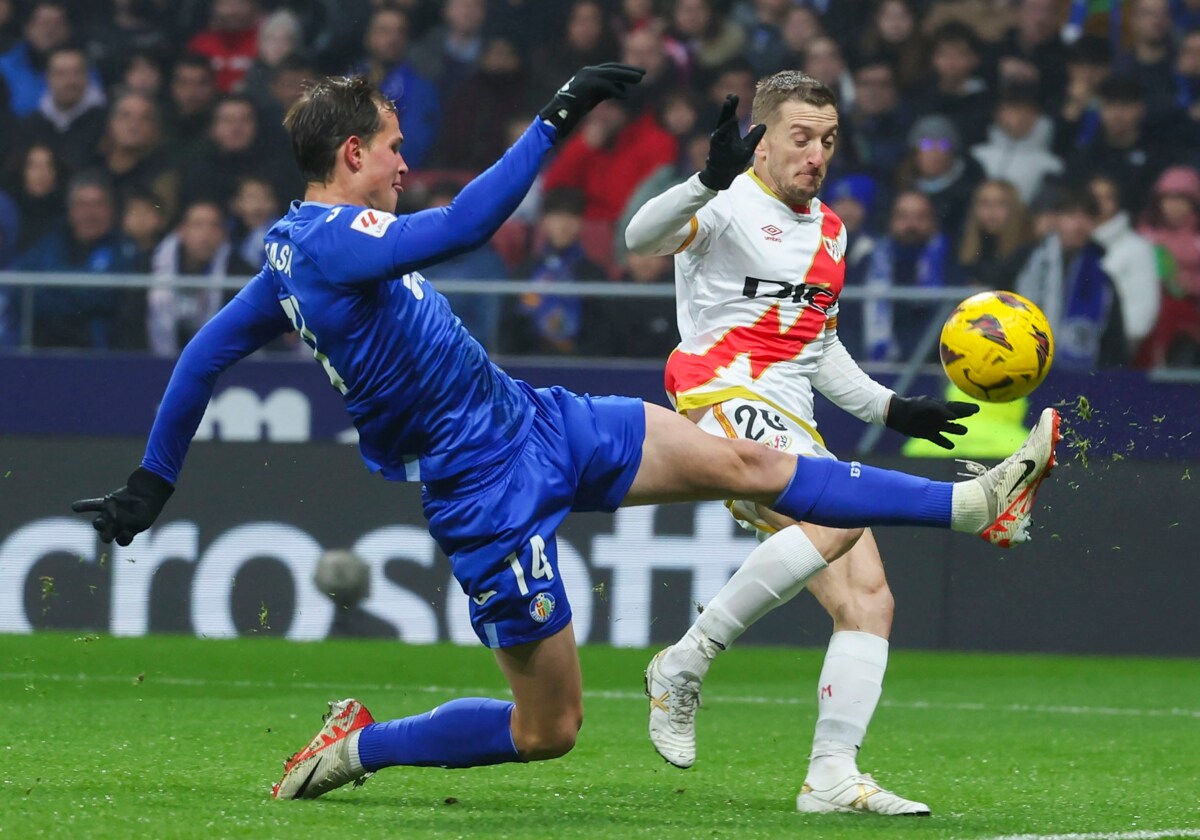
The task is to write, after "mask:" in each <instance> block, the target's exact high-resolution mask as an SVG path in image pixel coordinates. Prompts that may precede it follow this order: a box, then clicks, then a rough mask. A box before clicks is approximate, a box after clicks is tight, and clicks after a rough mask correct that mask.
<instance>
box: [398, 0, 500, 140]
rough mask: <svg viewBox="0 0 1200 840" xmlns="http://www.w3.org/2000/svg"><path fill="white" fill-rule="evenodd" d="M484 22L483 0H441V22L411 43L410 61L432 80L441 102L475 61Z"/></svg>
mask: <svg viewBox="0 0 1200 840" xmlns="http://www.w3.org/2000/svg"><path fill="white" fill-rule="evenodd" d="M486 22H487V6H486V4H485V2H484V0H445V3H444V4H443V5H442V22H441V24H440V25H438V26H435V27H433V29H431V30H429V31H428V32H427V33H425V36H424V37H422V38H421V40H420V41H419V42H418V43H417V45H416V46H415V47H413V51H412V60H413V64H414V65H415V66H416V67H419V68H421V72H422V73H423V74H424V75H425V76H426V77H427V78H428V79H429V80H430V81H432V82H433V84H434V87H436V88H437V91H438V96H439V98H440V99H441V100H442V101H443V102H444V101H446V100H448V99H449V98H450V96H451V95H452V94H453V93H454V92H455V91H456V90H458V86H459V85H460V84H462V82H463V81H464V80H465V79H466V78H467V76H469V75H471V73H472V72H474V70H475V67H476V65H478V63H479V57H480V56H481V55H482V54H483V44H484V35H483V27H484V24H485V23H486ZM435 125H436V123H435Z"/></svg>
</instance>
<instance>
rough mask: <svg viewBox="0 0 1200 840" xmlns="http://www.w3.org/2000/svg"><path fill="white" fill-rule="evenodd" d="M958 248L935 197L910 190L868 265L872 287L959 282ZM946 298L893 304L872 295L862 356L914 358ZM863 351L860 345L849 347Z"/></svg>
mask: <svg viewBox="0 0 1200 840" xmlns="http://www.w3.org/2000/svg"><path fill="white" fill-rule="evenodd" d="M952 257H953V251H952V249H951V245H950V242H949V240H948V239H947V237H946V236H945V234H943V233H942V232H941V231H940V230H939V228H938V219H937V214H936V213H935V212H934V208H933V203H932V202H931V201H930V200H929V196H927V195H926V194H925V193H923V192H921V191H920V190H906V191H904V192H902V193H900V194H899V195H897V196H896V200H895V201H894V202H893V204H892V214H891V219H890V220H889V222H888V235H887V236H885V237H883V238H882V239H880V240H879V242H878V243H877V244H876V246H875V251H874V253H873V254H872V255H871V262H870V265H869V266H868V267H867V277H866V282H865V286H866V288H867V290H868V291H876V292H881V293H884V294H886V293H887V292H888V291H889V290H891V289H894V288H898V287H903V286H910V287H911V286H916V287H921V288H941V287H944V286H954V285H958V277H957V275H956V273H955V271H954V265H953V260H952ZM943 308H944V307H943V305H942V304H940V303H911V302H897V303H893V302H892V301H890V300H889V299H888V298H886V297H880V298H876V299H874V300H868V301H866V302H865V303H864V305H863V307H862V310H863V314H862V318H863V326H862V335H863V347H862V353H861V358H863V359H869V360H871V361H888V360H899V359H909V358H911V357H912V355H913V353H914V352H916V350H917V346H918V343H919V342H920V340H921V338H922V337H923V336H924V335H925V333H926V332H927V331H928V329H929V326H930V324H933V323H937V322H938V321H939V320H940V319H938V318H937V315H938V314H939V313H940V312H941V311H942V309H943ZM848 349H849V350H850V352H851V354H853V355H855V356H858V355H859V353H858V348H856V347H849V348H848ZM936 349H937V342H936V341H933V342H931V343H930V346H929V354H928V355H927V356H926V359H927V360H930V361H932V360H933V359H934V357H935V355H936V353H935V351H936Z"/></svg>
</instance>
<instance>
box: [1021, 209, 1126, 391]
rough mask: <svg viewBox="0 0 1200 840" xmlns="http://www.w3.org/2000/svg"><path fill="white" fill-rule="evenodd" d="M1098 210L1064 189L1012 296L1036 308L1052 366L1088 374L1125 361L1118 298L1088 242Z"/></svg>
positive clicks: (1097, 248) (1099, 257) (1099, 253)
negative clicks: (1049, 342)
mask: <svg viewBox="0 0 1200 840" xmlns="http://www.w3.org/2000/svg"><path fill="white" fill-rule="evenodd" d="M1099 212H1100V208H1099V207H1098V206H1097V205H1096V200H1095V199H1094V198H1093V197H1092V194H1091V193H1090V192H1088V191H1087V190H1076V189H1068V190H1064V191H1063V193H1062V195H1061V198H1060V201H1059V202H1058V206H1057V207H1056V208H1055V213H1054V221H1053V230H1052V233H1051V234H1050V235H1049V236H1047V237H1046V238H1044V239H1043V240H1041V241H1040V242H1039V243H1038V244H1037V246H1036V247H1035V248H1034V250H1033V253H1031V254H1030V255H1029V259H1028V261H1026V263H1025V266H1024V267H1023V268H1022V269H1021V273H1020V275H1018V277H1017V284H1016V289H1015V290H1014V291H1016V292H1017V294H1020V295H1024V296H1025V297H1027V298H1029V299H1030V300H1031V301H1033V302H1034V303H1036V304H1037V305H1038V306H1039V307H1041V309H1042V311H1043V312H1044V313H1046V319H1047V320H1048V321H1049V322H1050V328H1051V330H1053V332H1054V366H1055V367H1056V368H1058V369H1059V370H1073V371H1092V370H1096V369H1097V368H1100V367H1119V366H1121V365H1125V364H1127V363H1128V361H1129V349H1128V345H1127V343H1126V340H1125V325H1124V320H1123V318H1122V315H1121V299H1120V296H1119V295H1118V293H1117V289H1116V286H1115V285H1114V284H1113V281H1112V278H1111V277H1109V276H1108V272H1106V271H1105V270H1104V266H1103V264H1102V260H1103V258H1104V249H1103V248H1101V247H1100V246H1099V245H1098V244H1096V242H1095V241H1094V240H1093V239H1092V231H1093V230H1095V227H1096V223H1097V221H1098V220H1099Z"/></svg>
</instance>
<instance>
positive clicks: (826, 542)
mask: <svg viewBox="0 0 1200 840" xmlns="http://www.w3.org/2000/svg"><path fill="white" fill-rule="evenodd" d="M736 107H737V97H735V96H730V97H728V99H727V100H726V103H725V108H724V110H723V111H722V114H721V117H720V119H719V121H718V126H717V129H716V131H714V132H713V136H712V141H711V146H710V152H709V159H708V161H707V164H706V168H705V170H704V171H702V172H699V173H697V174H696V175H694V176H693V177H691V178H690V179H689V180H688V181H686V182H685V183H683V184H681V185H679V186H677V187H674V188H672V189H670V190H667V191H666V192H664V193H663V194H662V195H659V196H658V197H656V198H654V199H652V200H651V201H650V202H648V203H647V204H646V205H645V206H644V207H642V208H641V210H639V211H638V213H637V214H636V215H635V216H634V217H633V219H632V221H631V222H630V224H629V227H628V229H627V231H626V234H625V238H626V241H627V243H628V245H629V248H630V250H632V251H635V252H638V253H641V254H675V255H676V256H675V283H676V289H677V293H678V319H679V331H680V334H681V336H682V341H681V342H680V343H679V347H678V348H677V349H676V350H675V352H674V353H672V354H671V357H670V359H669V360H668V361H667V369H666V385H667V391H668V393H669V394H670V395H671V396H672V399H673V401H674V403H675V406H676V408H677V409H678V410H679V411H680V412H683V413H685V414H686V415H687V416H688V417H689V418H690V419H691V420H693V421H694V422H695V423H697V424H698V425H699V426H700V428H702V429H704V430H705V431H708V432H710V433H711V434H714V435H718V436H724V437H730V438H747V439H750V440H756V441H759V442H761V443H763V444H766V445H768V446H772V447H774V448H776V449H781V450H784V451H787V452H789V453H792V454H796V455H807V456H815V457H823V458H831V457H833V456H832V455H831V453H829V452H828V450H826V449H825V447H824V445H823V441H822V440H821V436H820V434H818V432H817V429H816V422H815V421H814V419H813V389H814V388H815V389H817V390H818V391H820V392H821V393H823V394H824V395H825V396H827V397H829V398H830V399H831V400H832V401H833V402H834V403H836V404H837V405H838V406H840V407H841V408H843V409H844V410H846V411H848V412H849V413H851V414H853V415H854V416H856V417H858V418H860V419H862V420H865V421H867V422H870V423H886V424H887V425H888V426H890V427H892V428H894V429H897V430H898V431H900V432H903V433H905V434H908V435H910V436H914V437H923V438H927V439H929V440H933V441H934V442H936V443H939V445H941V446H944V447H946V448H951V447H952V446H953V444H951V443H950V442H949V440H948V439H947V438H946V437H945V436H944V434H945V433H951V434H962V433H963V432H965V431H966V429H965V428H964V427H963V426H961V425H959V424H957V423H955V422H954V421H955V420H957V419H959V418H961V417H965V416H967V415H969V414H973V413H974V412H975V411H976V410H978V408H977V406H974V405H970V404H966V403H946V402H942V401H940V400H934V399H929V398H923V397H922V398H916V399H905V398H901V397H898V396H896V394H895V393H894V392H892V391H891V390H889V389H887V388H885V387H884V386H882V385H880V384H879V383H877V382H875V381H873V380H872V379H871V378H870V377H868V376H867V375H866V374H865V373H864V372H863V371H862V370H861V369H860V368H859V367H858V365H857V364H855V362H854V360H853V359H851V358H850V355H849V353H847V352H846V349H845V348H844V347H843V346H842V344H841V342H840V341H839V340H838V337H837V312H838V293H839V292H840V290H841V288H842V282H843V278H844V275H845V265H844V262H843V255H844V254H845V253H846V231H845V228H844V227H843V226H842V223H841V220H839V219H838V217H837V216H836V215H834V213H833V212H832V211H831V210H830V209H829V208H827V207H825V206H824V205H823V204H822V203H821V202H820V201H819V200H818V199H817V198H816V195H817V191H818V190H819V189H820V186H821V181H822V179H823V178H824V176H825V171H826V167H827V166H828V164H829V160H830V158H831V157H832V156H833V154H834V151H835V149H836V147H837V136H838V115H837V109H836V102H835V98H834V95H833V93H832V92H831V91H830V90H829V89H828V88H827V87H825V86H824V85H823V84H821V83H820V82H818V81H816V80H815V79H813V78H811V77H810V76H807V75H805V74H803V73H798V72H795V71H784V72H781V73H776V74H775V75H773V76H770V77H768V78H766V79H763V80H762V81H760V82H759V83H758V87H757V92H756V94H755V97H754V106H753V112H752V122H753V123H754V124H755V126H756V127H755V128H753V129H751V131H750V133H749V134H748V135H747V136H746V137H745V138H743V137H741V136H740V133H739V132H738V129H737V122H736V116H735V111H736ZM751 155H753V166H752V167H751V168H749V169H747V164H748V162H749V160H750V158H751ZM730 511H731V512H732V514H733V515H734V517H736V518H737V519H738V520H739V521H740V522H741V523H742V524H743V525H745V526H747V527H749V528H752V529H754V530H755V531H756V532H757V533H758V537H759V540H760V544H759V546H758V547H757V548H756V549H755V550H754V551H753V552H751V554H750V556H749V557H748V558H747V560H746V562H745V563H744V564H743V565H742V567H741V568H740V569H739V570H738V571H737V573H735V574H734V575H733V577H732V578H730V580H729V582H728V583H727V584H726V585H725V586H724V588H722V589H721V591H720V592H719V593H718V594H717V595H716V597H715V598H713V600H712V601H711V602H710V603H709V604H708V606H707V607H706V608H705V610H704V611H703V613H702V614H701V615H700V617H699V618H698V619H697V620H696V622H695V624H693V625H692V627H691V628H690V629H689V630H688V631H687V633H686V634H685V635H684V637H683V638H682V639H680V640H679V641H678V642H677V643H676V644H674V645H672V646H671V647H669V648H667V649H665V650H663V651H662V652H660V653H659V654H658V655H657V656H655V657H654V659H653V660H652V661H651V663H650V666H649V667H648V668H647V670H646V691H647V694H648V695H649V697H650V724H649V726H650V740H651V741H652V742H653V743H654V747H655V749H657V750H658V752H659V754H660V755H662V757H663V758H665V759H666V760H667V761H668V762H670V763H671V764H674V765H675V766H677V767H690V766H691V765H692V763H693V761H695V757H696V736H695V713H696V709H697V707H698V706H699V699H700V687H701V684H702V683H703V681H704V677H705V675H706V674H707V672H708V669H709V666H710V665H711V664H712V661H713V660H714V659H715V658H716V656H717V654H718V653H720V652H721V651H723V650H725V649H726V648H727V647H728V646H729V645H730V644H731V643H732V642H733V641H734V640H735V639H737V638H738V636H740V635H741V634H742V633H743V632H744V631H745V629H746V628H747V627H749V626H750V625H751V624H753V623H754V622H755V621H757V620H758V619H759V618H761V617H762V616H764V615H765V614H766V613H767V612H769V611H770V610H772V609H774V608H775V607H777V606H779V605H780V604H783V603H785V602H786V601H788V600H790V599H791V598H792V597H794V596H795V595H796V594H797V593H798V592H799V591H800V590H801V589H803V588H804V587H805V586H807V587H808V589H809V591H811V592H812V593H813V595H814V596H815V597H816V598H817V600H818V601H819V602H820V603H821V605H822V606H823V607H824V608H825V609H826V610H827V611H828V612H829V614H830V616H831V617H832V618H833V624H834V633H833V636H832V638H831V639H830V642H829V649H828V652H827V653H826V656H825V664H824V667H823V668H822V671H821V677H820V682H819V688H818V700H817V704H818V718H817V724H816V732H815V736H814V740H813V750H812V754H811V761H810V764H809V769H808V775H807V777H806V779H805V782H804V786H803V788H802V789H801V791H800V794H799V796H798V797H797V800H796V805H797V808H798V809H799V810H800V811H803V812H815V813H830V812H871V813H878V814H889V815H892V814H895V815H898V814H910V815H913V814H915V815H928V814H929V807H928V806H927V805H925V804H923V803H921V802H915V801H912V800H909V799H905V798H904V797H902V796H898V795H897V794H895V793H892V792H891V791H889V790H886V789H884V788H883V787H881V786H880V785H878V784H877V783H876V782H875V781H874V780H873V779H872V778H871V777H870V776H867V775H865V774H863V773H861V772H860V771H859V769H858V765H857V753H858V750H859V748H860V747H861V745H862V741H863V738H864V736H865V735H866V731H867V727H868V725H869V724H870V722H871V716H872V715H873V714H874V711H875V707H876V705H877V704H878V702H879V697H880V694H881V691H882V686H883V675H884V671H885V670H886V668H887V656H888V634H889V633H890V631H891V624H892V610H893V600H892V594H891V591H890V590H889V588H888V584H887V579H886V578H885V576H884V572H883V562H882V560H881V559H880V556H879V551H878V548H877V547H876V544H875V540H874V538H873V537H872V536H871V533H870V531H865V532H864V531H860V530H842V529H837V528H827V527H821V526H815V525H812V524H809V523H796V522H795V521H794V520H791V519H788V518H787V517H784V516H780V515H779V514H777V513H775V512H774V511H771V510H769V509H766V508H765V507H763V506H762V505H757V504H754V503H749V502H743V501H734V502H731V503H730ZM860 535H861V536H860ZM983 536H984V537H985V538H989V539H991V540H992V541H993V542H1000V543H1003V538H1002V537H1001V536H1000V535H991V534H989V533H984V534H983ZM843 555H844V556H843ZM839 557H840V558H841V560H840V561H839V562H838V563H836V564H833V565H828V564H830V563H832V561H833V560H835V559H837V558H839Z"/></svg>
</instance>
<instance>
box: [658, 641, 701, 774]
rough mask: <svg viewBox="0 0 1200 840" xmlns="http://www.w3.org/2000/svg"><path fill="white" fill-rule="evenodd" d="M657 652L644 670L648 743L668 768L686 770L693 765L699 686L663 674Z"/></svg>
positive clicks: (694, 759) (661, 653)
mask: <svg viewBox="0 0 1200 840" xmlns="http://www.w3.org/2000/svg"><path fill="white" fill-rule="evenodd" d="M668 650H670V648H669V647H668V648H664V649H663V650H660V651H659V652H658V653H657V654H656V655H655V656H654V658H653V659H651V660H650V665H649V666H647V668H646V696H647V697H648V698H650V743H652V744H653V745H654V749H655V750H657V751H658V754H659V755H661V756H662V757H663V758H664V759H666V760H667V762H668V763H669V764H673V765H675V766H676V767H678V768H680V769H683V770H686V769H687V768H689V767H691V766H692V764H693V763H694V762H695V761H696V710H697V709H698V708H699V707H700V683H699V681H697V680H695V679H687V678H685V677H684V676H683V675H676V676H674V677H668V676H667V675H665V674H663V672H662V668H661V664H662V659H663V656H664V655H665V654H666V652H667V651H668Z"/></svg>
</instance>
